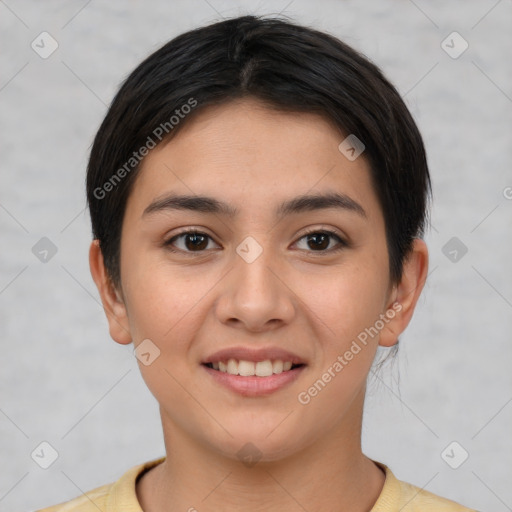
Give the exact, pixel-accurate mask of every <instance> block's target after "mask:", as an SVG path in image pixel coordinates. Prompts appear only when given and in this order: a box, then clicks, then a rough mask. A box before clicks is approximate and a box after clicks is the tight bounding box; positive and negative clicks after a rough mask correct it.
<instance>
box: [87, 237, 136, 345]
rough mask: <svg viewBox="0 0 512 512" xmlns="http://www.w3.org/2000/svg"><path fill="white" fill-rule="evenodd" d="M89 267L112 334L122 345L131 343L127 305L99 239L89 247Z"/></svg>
mask: <svg viewBox="0 0 512 512" xmlns="http://www.w3.org/2000/svg"><path fill="white" fill-rule="evenodd" d="M89 267H90V270H91V275H92V278H93V280H94V282H95V284H96V287H97V288H98V292H99V294H100V297H101V302H102V304H103V309H104V311H105V315H106V316H107V321H108V325H109V331H110V336H111V337H112V339H113V340H114V341H116V342H117V343H121V344H122V345H127V344H129V343H131V342H132V337H131V334H130V328H129V322H128V315H127V311H126V306H125V303H124V300H123V297H122V294H121V293H120V291H118V290H117V289H116V287H115V286H114V285H113V283H112V281H111V279H110V277H109V275H108V273H107V270H106V268H105V264H104V261H103V254H102V252H101V249H100V245H99V240H97V239H95V240H93V241H92V243H91V246H90V248H89Z"/></svg>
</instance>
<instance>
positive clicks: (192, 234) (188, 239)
mask: <svg viewBox="0 0 512 512" xmlns="http://www.w3.org/2000/svg"><path fill="white" fill-rule="evenodd" d="M176 240H182V241H183V244H184V245H183V246H182V247H178V250H177V249H175V248H174V247H175V244H174V243H175V241H176ZM209 240H213V239H212V238H211V237H210V236H209V235H207V234H206V233H201V232H200V231H196V230H189V231H183V232H182V233H179V234H178V235H175V236H173V237H172V238H170V239H169V240H167V241H166V242H165V243H164V245H165V247H167V249H169V250H170V251H172V252H179V251H182V252H204V249H206V248H207V247H208V241H209Z"/></svg>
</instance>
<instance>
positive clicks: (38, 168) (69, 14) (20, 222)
mask: <svg viewBox="0 0 512 512" xmlns="http://www.w3.org/2000/svg"><path fill="white" fill-rule="evenodd" d="M283 9H284V13H285V14H287V15H288V16H290V17H291V18H292V19H294V20H296V21H298V22H303V23H306V24H309V25H312V26H315V27H317V28H320V29H323V30H327V31H330V32H331V33H333V34H335V35H337V36H338V37H340V38H342V39H343V40H345V41H346V42H347V43H349V44H351V45H353V46H354V47H356V48H358V49H360V50H362V51H363V52H364V53H365V54H366V55H367V56H368V57H370V58H371V59H372V60H373V61H375V62H376V63H377V64H378V65H379V66H381V67H382V69H383V70H384V71H385V73H386V74H387V75H388V77H389V78H390V79H391V80H392V81H393V82H394V83H395V84H396V86H397V87H398V89H399V91H400V92H401V93H402V94H403V95H404V96H405V99H406V102H407V104H408V106H409V107H410V109H411V111H412V113H413V115H414V117H415V119H416V120H417V122H418V124H419V126H420V129H421V131H422V133H423V134H424V137H425V142H426V145H427V150H428V154H429V163H430V168H431V173H432V177H433V184H434V207H433V211H432V229H431V230H430V232H429V233H428V235H427V237H426V239H427V243H428V245H429V248H430V254H431V264H430V272H431V273H430V277H429V280H428V284H427V286H426V287H425V290H424V292H423V296H422V298H421V299H420V302H419V304H418V308H417V313H416V316H415V318H414V319H413V321H412V323H411V325H410V326H409V328H408V329H407V331H406V332H405V334H404V336H403V337H402V339H401V352H400V355H399V357H398V359H397V360H396V361H395V365H394V367H388V368H387V370H386V371H385V372H384V373H383V374H381V377H380V378H381V379H382V380H379V379H373V381H372V384H371V386H370V388H369V393H368V399H367V404H366V412H365V425H364V428H363V443H364V448H365V451H366V453H367V454H368V455H369V456H371V457H373V458H374V459H377V460H381V461H383V462H385V463H386V464H387V465H389V466H390V467H391V468H392V470H393V471H394V472H395V474H396V475H397V476H398V477H399V478H401V479H404V480H408V481H410V482H412V483H414V484H416V485H419V486H421V487H423V486H425V488H426V489H428V490H430V491H432V492H435V493H438V494H441V495H445V496H448V497H450V498H452V499H454V500H457V501H460V502H462V503H465V504H468V505H471V506H473V507H475V508H478V509H480V510H493V511H498V512H499V511H506V510H512V486H511V485H510V482H511V480H512V469H511V468H512V443H511V441H510V432H511V422H512V372H511V371H510V366H511V363H512V343H511V342H512V336H511V334H510V331H511V329H512V265H511V261H512V258H511V255H512V254H511V253H512V236H511V234H512V230H511V228H512V171H511V163H512V145H511V121H512V68H511V65H510V48H512V2H511V1H510V0H501V1H496V0H484V1H480V2H471V3H470V2H464V1H451V2H442V1H440V0H437V1H432V2H426V1H420V0H415V2H413V1H406V0H395V1H392V0H386V1H382V0H379V1H377V0H373V1H366V2H356V1H336V2H335V1H327V0H317V1H315V2H307V1H305V0H294V1H292V2H289V0H283V1H274V2H268V1H261V2H258V3H256V2H249V1H247V2H239V3H236V2H232V1H222V0H208V2H207V1H206V0H204V1H203V0H193V1H184V0H180V1H175V2H165V1H163V0H159V1H153V2H135V1H121V0H114V1H110V2H107V1H100V0H97V1H94V2H90V3H89V2H83V1H81V2H69V1H68V2H57V1H46V2H36V1H32V2H30V1H15V0H5V1H1V2H0V28H1V36H0V37H1V45H2V48H3V50H2V52H1V54H0V63H1V74H0V111H1V112H2V116H1V120H0V123H1V128H2V137H1V139H0V140H1V145H2V152H1V154H2V159H1V164H2V165H1V187H0V229H1V241H2V243H1V252H0V258H1V269H0V335H1V350H2V355H1V357H0V511H13V510H19V511H28V510H33V509H36V508H40V507H42V506H47V505H50V504H54V503H58V502H61V501H64V500H65V499H70V498H72V497H74V496H76V495H78V494H80V493H81V491H87V490H89V489H92V488H93V487H96V486H98V485H101V484H104V483H107V482H110V481H113V480H114V479H117V478H118V477H119V476H120V475H121V474H122V473H123V472H124V471H125V470H127V469H128V468H129V467H131V466H133V465H135V464H138V463H140V462H143V461H146V460H149V459H151V458H156V457H158V456H160V455H163V454H164V447H163V439H162V433H161V428H160V420H159V414H158V408H157V403H156V401H155V400H154V398H153V396H152V395H151V394H150V393H149V391H148V390H147V388H146V386H145V384H144V382H143V381H142V379H141V377H140V374H139V370H138V367H137V364H136V360H135V359H134V357H133V356H132V347H131V346H121V345H118V344H116V343H114V342H113V341H112V340H111V339H110V337H109V335H108V330H107V324H106V320H105V318H104V314H103V310H102V308H101V306H100V304H99V296H98V294H97V292H96V289H95V287H94V283H93V281H92V279H91V277H90V274H89V268H88V261H87V250H88V245H89V242H90V227H89V219H88V213H87V210H86V209H85V192H84V176H85V166H86V161H87V156H88V149H89V146H90V144H91V142H92V138H93V136H94V134H95V131H96V129H97V128H98V126H99V123H100V122H101V120H102V118H103V116H104V114H105V111H106V106H107V105H108V104H109V102H110V101H111V99H112V97H113V95H114V93H115V91H116V88H117V87H118V85H119V83H120V81H121V80H122V79H124V77H125V76H126V75H127V73H129V72H130V71H131V70H132V69H133V68H134V67H135V66H136V65H137V64H138V63H139V62H140V61H141V60H142V58H144V57H145V56H146V55H148V54H149V53H151V52H152V51H153V50H155V49H156V48H158V47H159V46H160V45H161V44H163V43H164V42H165V41H167V40H169V39H170V38H172V37H173V36H175V35H176V34H178V33H180V32H182V31H185V30H188V29H190V28H193V27H195V26H198V25H200V24H205V23H208V22H211V21H214V20H219V19H221V17H230V16H234V15H238V14H243V13H248V12H256V13H272V12H274V13H277V12H280V11H282V10H283ZM45 31H46V32H48V33H49V34H50V35H51V36H50V37H51V38H50V37H49V36H46V35H43V36H40V34H41V33H42V32H45ZM454 31H455V32H457V34H452V32H454ZM42 38H43V42H41V39H42ZM53 40H55V43H54V42H53ZM33 41H34V43H32V42H33ZM443 41H444V43H443ZM55 44H58V47H57V48H56V50H55V51H54V52H53V53H52V54H51V55H49V56H48V55H47V54H48V53H50V51H51V50H52V49H53V47H52V45H55ZM31 45H32V46H31ZM466 45H468V47H467V49H466V50H465V51H463V50H464V49H465V47H466ZM462 51H463V53H461V52H462ZM43 57H47V58H43ZM43 237H47V238H48V239H49V240H50V241H51V244H49V243H48V241H46V240H43V241H41V239H42V238H43ZM37 244H43V245H37ZM45 244H46V245H45ZM34 246H35V249H34ZM44 250H48V251H49V252H48V253H44ZM465 250H467V252H465ZM41 251H43V252H41ZM55 251H57V252H56V253H55V254H53V253H54V252H55ZM454 251H455V252H454ZM34 253H36V254H34ZM37 256H39V258H41V257H42V258H43V259H44V257H46V259H47V260H48V261H46V262H44V261H40V259H39V258H38V257H37ZM398 378H400V382H399V383H398ZM507 432H509V434H507ZM43 441H46V442H48V443H50V444H51V445H52V446H53V447H54V448H55V449H56V450H57V452H58V454H59V457H58V459H57V460H56V462H55V463H54V464H53V465H51V466H50V467H49V468H48V469H46V470H44V469H42V468H41V467H39V466H38V465H37V464H36V463H35V462H34V460H32V458H31V453H32V452H33V451H34V450H35V449H36V448H37V447H38V446H39V445H40V443H41V442H43ZM453 441H455V442H457V443H458V444H457V445H452V446H451V447H450V448H449V449H448V450H447V451H446V450H445V448H446V447H447V446H448V445H450V443H452V442H453ZM452 449H453V451H452ZM465 452H467V453H468V454H469V457H468V459H467V460H466V461H465V462H464V463H463V464H462V465H460V467H458V468H457V469H452V468H451V467H450V466H449V465H448V464H447V462H446V461H445V460H448V461H449V462H450V463H451V464H452V466H456V465H458V464H459V463H460V461H461V460H462V459H463V456H464V454H465ZM47 453H48V452H47ZM443 453H444V459H445V460H444V459H443V456H442V454H443Z"/></svg>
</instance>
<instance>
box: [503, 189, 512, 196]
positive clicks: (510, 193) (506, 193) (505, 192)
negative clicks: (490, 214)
mask: <svg viewBox="0 0 512 512" xmlns="http://www.w3.org/2000/svg"><path fill="white" fill-rule="evenodd" d="M503 197H504V198H505V199H512V187H505V188H504V189H503Z"/></svg>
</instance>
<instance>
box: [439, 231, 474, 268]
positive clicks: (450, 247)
mask: <svg viewBox="0 0 512 512" xmlns="http://www.w3.org/2000/svg"><path fill="white" fill-rule="evenodd" d="M441 251H442V252H443V254H444V255H445V256H446V257H447V258H448V259H449V260H450V261H451V262H452V263H458V262H459V261H460V260H461V259H462V258H463V257H464V256H465V254H466V253H467V252H468V248H467V246H466V245H465V244H464V243H463V242H462V241H461V240H460V239H459V238H457V237H456V236H453V237H452V238H450V240H448V242H446V243H445V244H444V245H443V247H442V248H441Z"/></svg>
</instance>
